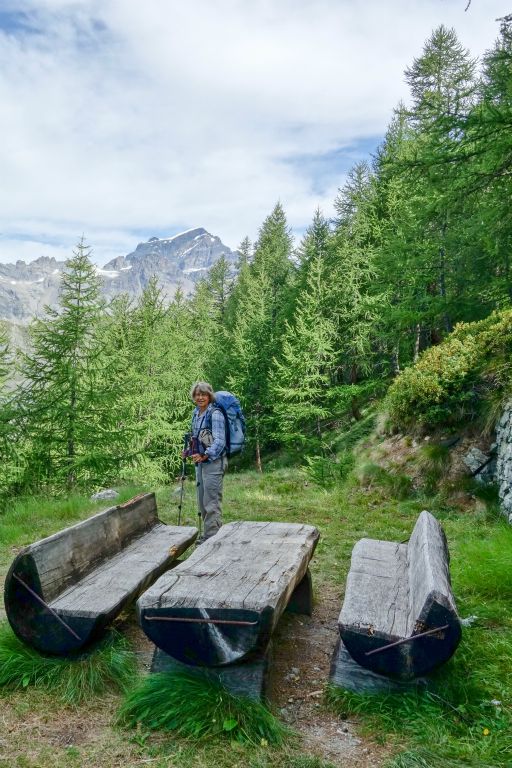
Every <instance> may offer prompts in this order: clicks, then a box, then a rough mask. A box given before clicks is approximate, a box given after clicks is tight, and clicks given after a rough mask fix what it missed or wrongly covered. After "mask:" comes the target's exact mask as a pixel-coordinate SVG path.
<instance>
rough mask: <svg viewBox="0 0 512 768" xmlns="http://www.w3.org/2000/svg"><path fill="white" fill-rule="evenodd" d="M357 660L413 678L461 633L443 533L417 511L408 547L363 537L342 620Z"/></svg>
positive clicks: (441, 657) (447, 653) (448, 652)
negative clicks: (417, 516)
mask: <svg viewBox="0 0 512 768" xmlns="http://www.w3.org/2000/svg"><path fill="white" fill-rule="evenodd" d="M338 624H339V630H340V634H341V637H342V639H343V642H344V644H345V646H346V648H347V650H348V651H349V653H350V655H351V656H352V658H353V659H355V661H357V662H358V663H359V664H361V665H362V666H363V667H366V668H367V669H371V670H372V671H373V672H376V673H378V674H381V675H388V676H389V677H394V678H397V679H400V680H410V679H412V678H415V677H419V676H422V675H425V674H427V673H428V672H430V671H432V670H433V669H435V668H436V667H438V666H440V665H441V664H442V663H444V662H445V661H447V660H448V659H449V658H450V657H451V656H452V654H453V653H454V651H455V649H456V648H457V645H458V644H459V641H460V637H461V628H460V622H459V619H458V616H457V609H456V607H455V600H454V598H453V594H452V589H451V584H450V573H449V555H448V548H447V544H446V538H445V535H444V532H443V530H442V528H441V526H440V525H439V523H438V522H437V520H436V519H435V517H433V516H432V515H431V514H430V513H429V512H425V511H424V512H422V513H421V515H420V516H419V518H418V520H417V522H416V525H415V527H414V530H413V533H412V536H411V538H410V540H409V543H408V544H398V543H396V542H391V541H378V540H374V539H361V540H360V541H359V542H358V543H357V544H356V545H355V547H354V549H353V552H352V561H351V566H350V572H349V574H348V577H347V588H346V592H345V600H344V603H343V608H342V610H341V613H340V617H339V622H338Z"/></svg>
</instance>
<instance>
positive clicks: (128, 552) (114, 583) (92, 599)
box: [50, 523, 196, 616]
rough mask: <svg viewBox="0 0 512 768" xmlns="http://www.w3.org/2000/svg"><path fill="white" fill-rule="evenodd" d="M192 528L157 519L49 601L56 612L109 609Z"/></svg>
mask: <svg viewBox="0 0 512 768" xmlns="http://www.w3.org/2000/svg"><path fill="white" fill-rule="evenodd" d="M195 533H196V529H195V528H186V527H176V526H170V525H164V524H163V523H157V525H155V526H154V527H153V528H152V529H151V530H150V531H148V532H147V533H145V534H144V535H143V536H141V537H139V538H137V539H135V540H134V541H132V542H131V544H129V545H128V546H127V547H126V548H125V549H123V550H121V551H120V552H118V553H117V554H115V555H113V556H112V557H111V558H110V559H109V560H106V561H105V562H104V563H101V564H100V565H98V566H97V568H95V570H93V571H92V572H91V573H89V574H88V575H87V576H85V577H84V578H83V579H81V580H80V581H78V582H77V583H76V584H73V585H72V586H71V587H69V588H68V589H66V590H65V591H64V592H62V593H61V594H60V595H59V596H58V597H57V598H55V599H54V600H53V601H52V602H51V603H50V605H51V607H52V608H53V609H54V610H55V611H58V613H59V614H61V615H63V616H65V615H66V614H70V615H71V614H72V615H77V614H80V615H82V616H93V615H96V614H102V613H108V612H110V611H111V610H113V609H114V608H115V606H116V605H118V604H119V603H120V602H121V601H122V600H123V599H128V598H129V597H130V596H132V595H134V594H136V593H137V592H138V591H139V590H140V588H141V586H144V583H145V582H146V583H148V582H149V581H150V580H152V579H151V577H152V576H153V575H154V573H155V572H158V571H159V570H160V569H161V568H163V567H164V566H165V565H166V563H167V562H168V561H170V560H171V559H173V558H174V557H176V556H177V555H179V554H180V552H182V551H183V550H184V549H185V548H186V546H187V545H188V544H190V543H191V541H192V540H193V539H194V536H195Z"/></svg>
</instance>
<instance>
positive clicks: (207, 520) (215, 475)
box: [196, 456, 228, 539]
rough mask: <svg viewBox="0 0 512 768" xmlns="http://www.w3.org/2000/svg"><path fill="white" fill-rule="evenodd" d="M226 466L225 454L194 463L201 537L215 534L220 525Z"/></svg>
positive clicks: (207, 537) (204, 537)
mask: <svg viewBox="0 0 512 768" xmlns="http://www.w3.org/2000/svg"><path fill="white" fill-rule="evenodd" d="M227 468H228V460H227V458H226V457H225V456H221V457H220V459H215V461H207V462H204V463H202V464H196V490H197V506H198V508H199V513H200V515H201V517H202V519H203V536H202V538H203V539H209V538H210V536H215V534H216V533H217V531H218V530H219V528H220V527H221V525H222V482H223V480H224V472H225V471H226V469H227Z"/></svg>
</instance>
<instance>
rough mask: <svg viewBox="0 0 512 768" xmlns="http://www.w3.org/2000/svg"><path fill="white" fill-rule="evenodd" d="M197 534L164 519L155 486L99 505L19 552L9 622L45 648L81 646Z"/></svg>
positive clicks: (8, 594)
mask: <svg viewBox="0 0 512 768" xmlns="http://www.w3.org/2000/svg"><path fill="white" fill-rule="evenodd" d="M196 536H197V528H192V527H181V526H180V527H178V526H168V525H164V524H163V523H162V522H160V520H159V519H158V516H157V508H156V502H155V496H154V494H153V493H148V494H143V495H141V496H138V497H136V498H134V499H132V500H130V501H128V502H126V503H125V504H121V505H118V506H115V507H111V508H110V509H107V510H105V511H103V512H99V513H98V514H96V515H94V516H92V517H90V518H88V519H87V520H84V521H82V522H80V523H77V524H76V525H73V526H71V527H70V528H66V529H64V530H62V531H59V532H58V533H55V534H53V535H52V536H49V537H48V538H45V539H42V540H41V541H37V542H35V543H34V544H31V545H30V546H29V547H26V548H25V549H24V550H22V551H21V552H20V553H19V554H18V556H17V557H16V559H15V560H14V562H13V563H12V565H11V568H10V570H9V572H8V574H7V578H6V581H5V593H4V597H5V608H6V612H7V617H8V619H9V623H10V624H11V627H12V628H13V630H14V632H15V633H16V634H17V635H18V637H19V638H20V639H21V640H23V641H24V642H26V643H28V644H29V645H32V646H33V647H34V648H36V649H37V650H39V651H42V652H43V653H50V654H56V655H66V654H69V653H70V652H73V651H77V650H79V649H80V648H82V647H84V646H85V645H87V644H88V643H89V642H91V641H92V640H93V639H95V638H97V637H98V635H99V634H101V632H102V631H103V630H104V629H105V627H106V626H107V625H108V624H109V623H110V622H111V621H112V620H113V619H114V618H115V617H116V616H117V615H118V614H119V613H120V612H121V610H122V609H123V608H124V607H125V606H126V605H127V604H128V603H129V602H131V601H132V600H134V599H135V598H136V597H137V596H138V595H140V593H141V592H142V591H143V590H144V589H146V588H147V587H148V586H149V585H150V584H151V583H152V582H153V581H154V580H155V579H157V578H158V577H159V576H160V575H161V574H162V573H163V572H164V571H165V570H166V569H167V568H169V566H170V565H171V563H172V562H173V561H174V560H176V558H177V557H178V556H179V555H180V554H181V553H182V552H183V551H184V550H185V549H186V548H187V547H188V546H190V544H191V543H192V542H193V541H194V539H195V538H196Z"/></svg>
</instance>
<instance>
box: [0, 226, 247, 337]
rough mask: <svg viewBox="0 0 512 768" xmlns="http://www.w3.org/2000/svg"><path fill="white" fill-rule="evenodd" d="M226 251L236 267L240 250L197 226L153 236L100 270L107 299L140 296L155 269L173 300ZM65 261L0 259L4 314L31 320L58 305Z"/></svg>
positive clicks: (2, 316)
mask: <svg viewBox="0 0 512 768" xmlns="http://www.w3.org/2000/svg"><path fill="white" fill-rule="evenodd" d="M222 255H224V256H225V258H226V260H227V261H228V262H229V264H231V265H232V267H233V271H234V270H235V264H236V261H237V259H238V252H237V251H232V250H231V249H230V248H228V247H227V246H225V245H224V244H223V243H222V241H221V240H220V239H219V238H218V237H216V236H215V235H211V234H210V233H209V232H207V231H206V229H203V228H202V227H198V228H197V229H191V230H188V231H187V232H182V233H180V234H178V235H174V236H173V237H167V238H158V237H152V238H150V240H148V242H146V243H139V245H137V247H136V248H135V250H134V251H132V252H131V253H129V254H128V255H126V256H117V257H116V258H115V259H112V260H111V261H109V262H108V264H106V265H105V266H104V267H102V268H101V269H100V268H99V267H98V270H97V271H98V275H99V276H100V277H101V278H102V280H103V293H104V295H105V298H106V299H107V300H111V299H112V298H114V297H115V296H116V295H118V294H120V293H127V294H128V295H129V296H131V297H134V298H136V297H137V296H139V295H140V294H141V293H142V291H143V290H144V288H145V287H146V286H147V284H148V282H149V280H150V279H151V278H152V277H153V276H154V275H155V276H156V277H157V279H158V283H159V285H160V287H161V288H162V291H163V293H164V295H165V296H166V297H167V298H168V299H169V300H170V299H172V297H173V296H174V294H175V293H176V290H177V288H178V286H180V287H181V289H182V290H183V291H184V293H185V294H187V293H189V292H190V291H192V290H193V288H194V285H195V283H196V282H197V281H198V280H199V279H201V277H204V276H205V275H207V274H208V270H209V269H210V267H212V266H213V264H215V262H217V261H218V260H219V258H220V257H221V256H222ZM64 267H65V262H64V261H56V260H55V259H54V258H49V257H47V256H41V257H40V258H39V259H36V260H35V261H32V262H30V263H29V264H26V263H25V262H24V261H17V262H16V264H0V319H3V320H7V321H8V322H9V323H12V324H14V323H17V324H22V325H26V324H27V323H28V322H29V321H30V320H31V319H32V318H33V317H34V316H37V315H39V316H40V315H42V314H43V313H44V307H45V305H49V306H51V307H55V306H56V305H57V302H58V296H59V289H60V281H61V277H62V271H63V269H64Z"/></svg>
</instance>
